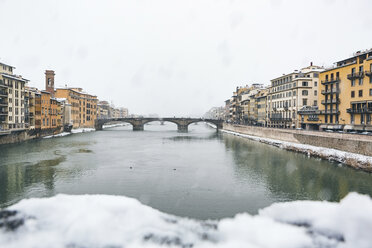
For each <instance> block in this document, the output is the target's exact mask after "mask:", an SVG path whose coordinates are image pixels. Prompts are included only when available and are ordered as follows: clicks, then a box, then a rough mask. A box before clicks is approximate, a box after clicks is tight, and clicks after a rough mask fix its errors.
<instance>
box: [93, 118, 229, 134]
mask: <svg viewBox="0 0 372 248" xmlns="http://www.w3.org/2000/svg"><path fill="white" fill-rule="evenodd" d="M153 121H160V122H165V121H168V122H172V123H175V124H176V125H177V128H178V131H179V132H187V131H188V127H189V125H190V124H192V123H197V122H208V123H211V124H214V125H215V126H216V127H217V131H218V129H221V128H222V124H223V120H215V119H203V118H111V119H97V120H96V123H95V128H96V130H102V127H103V125H104V124H106V123H109V122H126V123H130V124H131V125H132V126H133V131H143V130H144V126H145V124H146V123H149V122H153Z"/></svg>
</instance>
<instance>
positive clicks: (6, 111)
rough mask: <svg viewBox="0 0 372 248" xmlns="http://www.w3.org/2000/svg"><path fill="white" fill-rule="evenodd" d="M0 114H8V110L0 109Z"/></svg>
mask: <svg viewBox="0 0 372 248" xmlns="http://www.w3.org/2000/svg"><path fill="white" fill-rule="evenodd" d="M0 115H8V110H0Z"/></svg>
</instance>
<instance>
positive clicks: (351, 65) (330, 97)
mask: <svg viewBox="0 0 372 248" xmlns="http://www.w3.org/2000/svg"><path fill="white" fill-rule="evenodd" d="M371 71H372V49H370V50H366V51H363V52H360V51H359V52H356V53H355V54H354V55H353V56H352V57H350V58H347V59H344V60H341V61H338V62H336V63H335V65H334V66H333V67H332V68H328V69H326V70H325V71H323V72H322V73H320V81H321V84H320V85H319V87H318V91H319V92H320V93H321V94H320V95H319V97H318V102H319V103H320V104H319V108H318V110H317V111H312V112H307V111H302V112H301V113H302V118H303V123H304V128H307V129H328V130H344V131H372V123H371V119H372V76H371Z"/></svg>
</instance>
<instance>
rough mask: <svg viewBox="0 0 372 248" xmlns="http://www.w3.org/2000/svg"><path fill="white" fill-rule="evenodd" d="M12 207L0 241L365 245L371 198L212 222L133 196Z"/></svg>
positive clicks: (0, 227)
mask: <svg viewBox="0 0 372 248" xmlns="http://www.w3.org/2000/svg"><path fill="white" fill-rule="evenodd" d="M14 210H15V211H17V213H16V214H15V215H14V216H10V217H4V216H5V215H6V213H5V212H4V211H3V212H0V247H3V248H13V247H24V248H28V247H40V248H43V247H152V248H155V247H183V248H189V247H195V248H211V247H217V248H220V247H227V248H230V247H231V248H239V247H242V248H243V247H244V248H250V247H252V248H259V247H262V248H274V247H275V248H276V247H286V248H297V247H301V248H303V247H319V248H321V247H324V248H326V247H327V248H336V247H339V248H341V247H342V248H349V247H350V248H351V247H360V248H367V247H371V244H372V235H370V231H371V230H372V215H371V213H372V200H371V198H369V197H368V196H364V195H360V194H357V193H350V194H349V195H348V196H347V197H345V198H344V199H343V200H342V201H341V202H340V203H331V202H315V201H295V202H287V203H275V204H273V205H272V206H269V207H267V208H265V209H262V210H260V211H259V214H258V215H255V216H252V215H249V214H247V213H242V214H238V215H236V216H235V217H234V218H226V219H222V220H219V221H218V220H215V221H212V220H211V221H199V220H192V219H188V218H181V217H176V216H172V215H169V214H165V213H162V212H159V211H158V210H155V209H153V208H151V207H148V206H145V205H143V204H141V203H140V202H139V201H137V200H135V199H131V198H127V197H124V196H109V195H57V196H54V197H51V198H41V199H25V200H22V201H21V202H19V203H17V204H15V205H13V206H11V207H9V208H8V209H6V211H14ZM9 213H11V212H8V214H9ZM20 220H22V221H23V222H22V221H20ZM17 221H18V222H17ZM17 223H18V224H17ZM19 223H21V224H19ZM17 225H19V227H16V226H17Z"/></svg>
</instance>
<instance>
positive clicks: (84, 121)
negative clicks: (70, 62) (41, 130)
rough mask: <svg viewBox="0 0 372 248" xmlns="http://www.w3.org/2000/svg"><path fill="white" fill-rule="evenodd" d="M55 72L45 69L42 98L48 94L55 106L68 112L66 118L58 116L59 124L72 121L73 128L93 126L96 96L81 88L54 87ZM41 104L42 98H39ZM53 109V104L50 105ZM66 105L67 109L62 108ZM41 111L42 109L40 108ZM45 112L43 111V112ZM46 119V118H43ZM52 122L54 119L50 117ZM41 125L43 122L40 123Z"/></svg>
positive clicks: (95, 114) (61, 111)
mask: <svg viewBox="0 0 372 248" xmlns="http://www.w3.org/2000/svg"><path fill="white" fill-rule="evenodd" d="M54 77H55V73H54V71H52V70H46V71H45V91H43V92H42V93H43V95H44V97H43V95H42V98H46V94H47V93H49V94H50V96H49V97H50V99H51V101H52V103H53V104H54V103H55V104H56V106H57V107H56V108H58V109H59V111H60V113H61V115H62V113H66V112H67V113H69V117H68V118H63V117H61V118H60V123H61V125H65V124H68V123H70V122H72V125H73V128H94V124H95V121H96V119H97V101H98V100H97V96H93V95H90V94H88V93H85V92H83V90H82V89H81V88H75V87H65V88H57V89H55V88H54V83H55V80H54ZM41 101H42V104H43V99H42V100H41ZM51 107H53V109H54V108H55V107H54V105H53V106H51ZM64 107H67V108H68V109H66V110H65V109H63V108H64ZM42 111H43V109H42ZM44 114H45V113H44ZM44 119H45V121H47V119H46V118H44ZM51 121H52V122H53V123H54V119H51ZM42 126H44V125H43V123H42Z"/></svg>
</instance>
